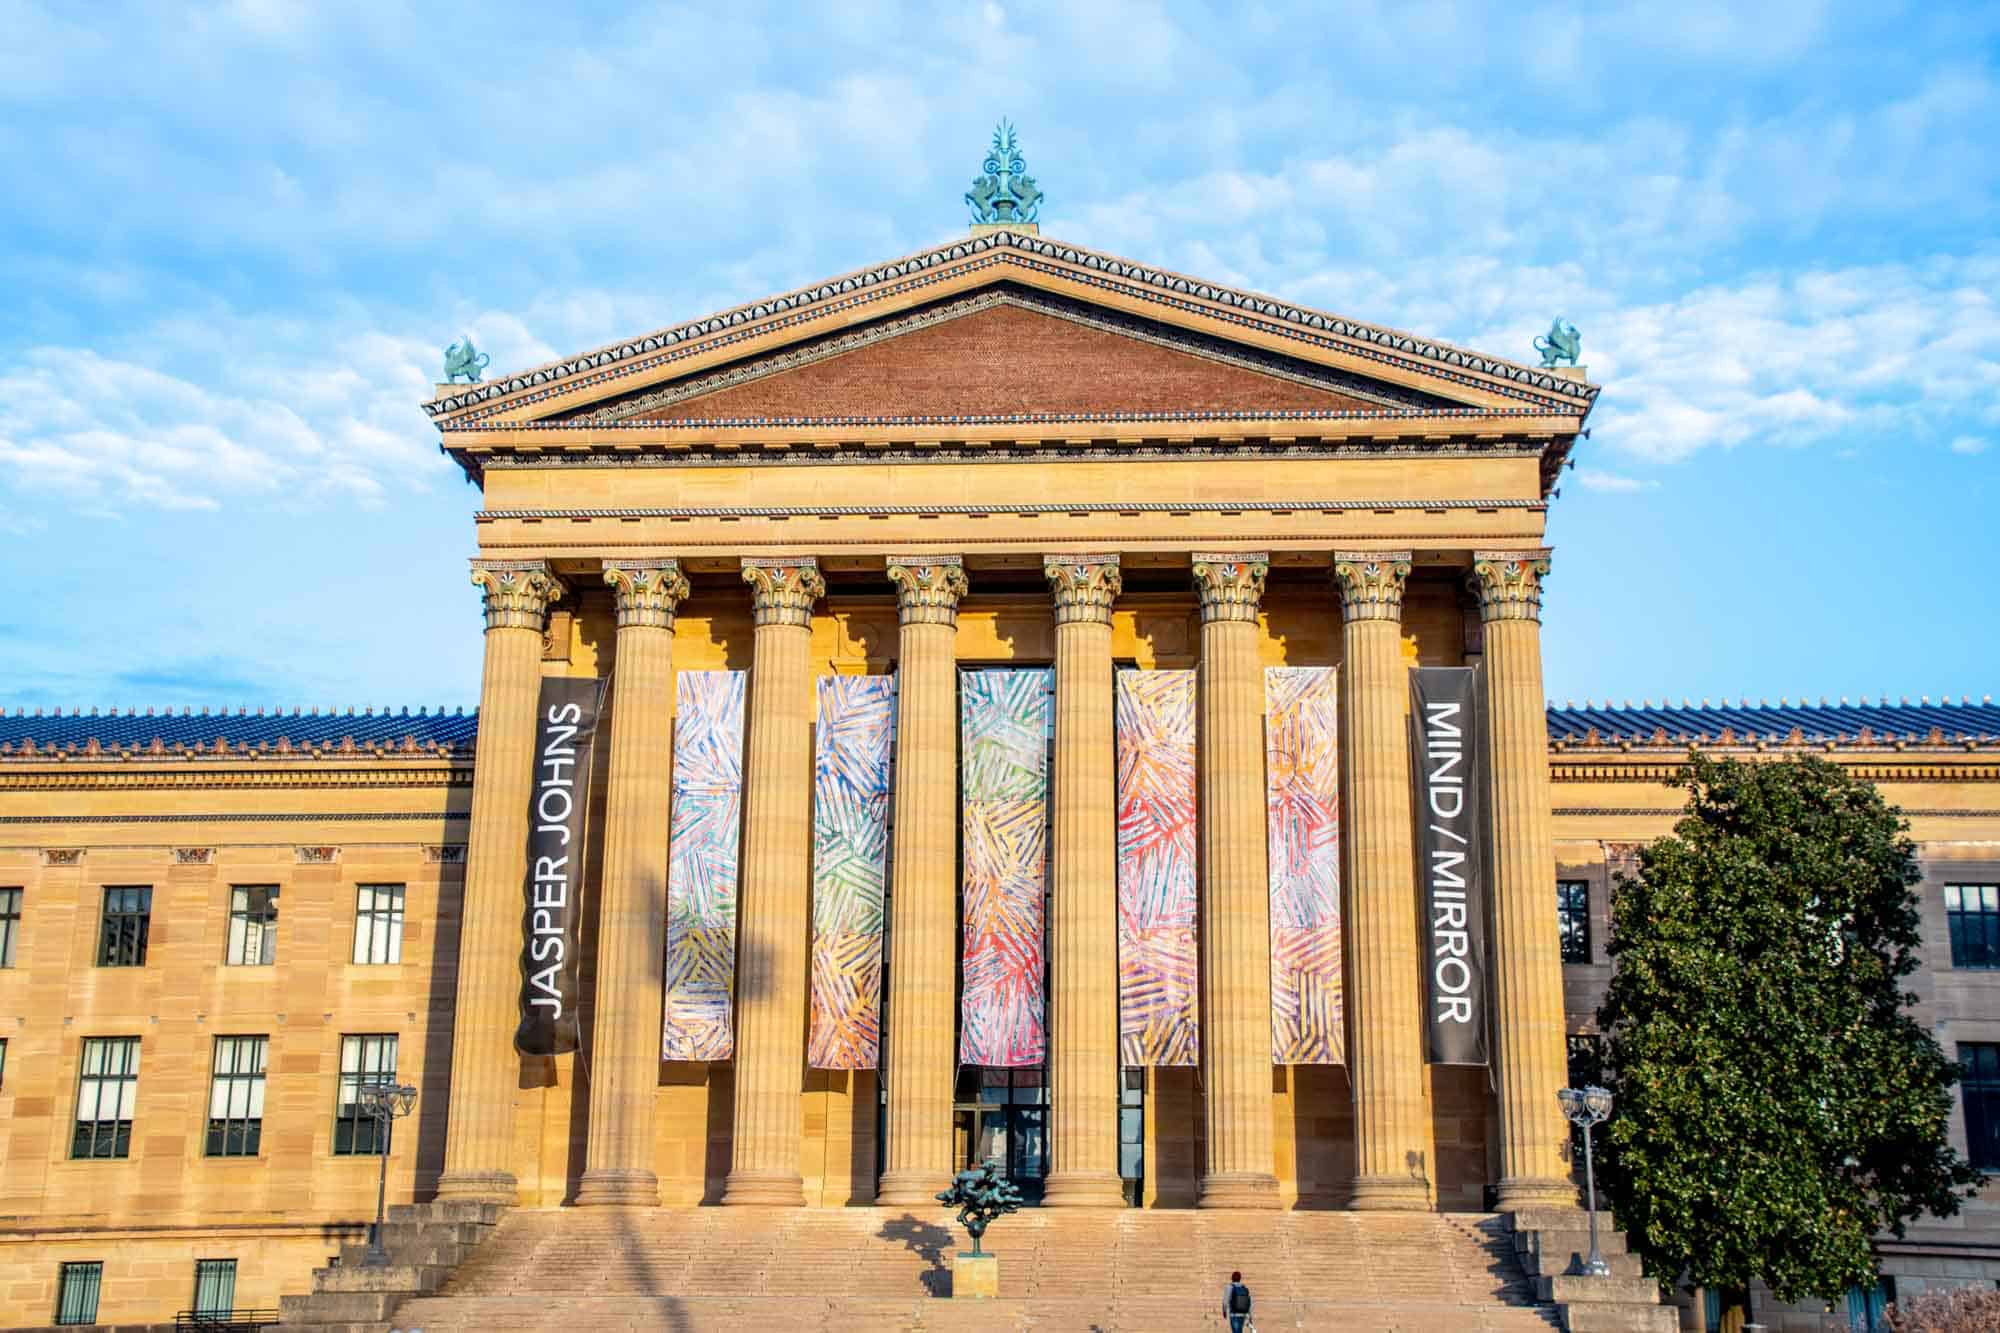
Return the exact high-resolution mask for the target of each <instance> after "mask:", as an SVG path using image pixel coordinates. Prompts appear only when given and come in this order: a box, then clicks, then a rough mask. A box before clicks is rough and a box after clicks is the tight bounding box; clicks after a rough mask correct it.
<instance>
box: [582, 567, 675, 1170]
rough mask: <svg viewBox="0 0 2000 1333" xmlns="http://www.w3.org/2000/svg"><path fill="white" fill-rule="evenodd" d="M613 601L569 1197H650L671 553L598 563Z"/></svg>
mask: <svg viewBox="0 0 2000 1333" xmlns="http://www.w3.org/2000/svg"><path fill="white" fill-rule="evenodd" d="M604 581H605V582H606V583H608V584H610V585H611V588H612V592H613V595H614V596H615V597H616V599H617V605H618V647H617V652H616V654H615V656H614V657H613V661H612V675H611V766H610V773H609V777H608V787H607V791H606V794H605V800H604V876H603V885H602V888H601V889H600V891H599V906H598V915H597V992H596V995H597V999H596V1015H595V1019H594V1021H593V1023H592V1025H591V1041H590V1054H591V1065H590V1073H591V1080H590V1139H589V1143H588V1146H587V1148H586V1151H585V1154H584V1169H583V1179H582V1181H581V1182H580V1183H579V1184H578V1186H577V1191H576V1201H577V1203H578V1204H580V1205H591V1204H644V1205H657V1204H658V1203H659V1202H660V1182H659V1178H658V1176H656V1175H655V1174H654V1172H653V1103H654V1100H655V1097H654V1090H655V1088H657V1087H658V1085H659V1081H660V1078H659V1070H660V995H661V960H662V959H663V958H664V957H665V952H666V941H665V939H664V935H665V929H666V919H667V818H668V807H669V803H670V800H671V788H672V773H671V769H672V751H671V743H672V739H673V722H672V717H673V706H672V702H671V698H670V695H669V691H670V690H671V689H672V687H673V679H674V612H675V610H676V609H677V608H678V607H679V606H680V604H681V600H682V599H683V598H685V597H686V596H687V595H688V581H687V579H686V578H685V577H683V576H682V574H681V567H680V562H679V561H677V560H644V561H626V562H622V563H617V564H609V563H607V564H606V565H605V568H604Z"/></svg>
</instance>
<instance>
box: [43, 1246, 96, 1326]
mask: <svg viewBox="0 0 2000 1333" xmlns="http://www.w3.org/2000/svg"><path fill="white" fill-rule="evenodd" d="M72 1273H74V1274H75V1275H76V1276H78V1277H83V1276H85V1275H86V1274H88V1277H89V1286H88V1291H89V1293H90V1309H89V1310H88V1311H79V1312H78V1313H77V1314H75V1315H70V1317H68V1318H65V1317H64V1316H65V1314H67V1313H68V1309H69V1305H70V1300H69V1294H70V1275H71V1274H72ZM103 1294H104V1261H103V1260H102V1259H81V1260H75V1259H72V1260H65V1261H64V1262H63V1263H60V1264H58V1265H57V1266H56V1308H55V1315H54V1318H53V1319H52V1320H51V1321H50V1322H52V1323H54V1324H55V1325H56V1326H57V1327H59V1328H60V1327H69V1326H73V1325H78V1324H82V1325H90V1324H95V1323H96V1322H97V1306H98V1302H99V1300H100V1298H101V1297H102V1296H103Z"/></svg>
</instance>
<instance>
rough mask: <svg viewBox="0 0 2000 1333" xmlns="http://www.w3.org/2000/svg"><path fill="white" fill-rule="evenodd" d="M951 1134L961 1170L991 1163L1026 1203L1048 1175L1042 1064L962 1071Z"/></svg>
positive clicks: (1037, 1197)
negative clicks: (986, 1162) (999, 1170)
mask: <svg viewBox="0 0 2000 1333" xmlns="http://www.w3.org/2000/svg"><path fill="white" fill-rule="evenodd" d="M952 1100H953V1103H954V1105H953V1107H952V1111H953V1115H952V1131H953V1133H952V1137H953V1140H954V1146H955V1149H956V1152H957V1156H958V1169H959V1170H961V1171H963V1170H966V1169H968V1168H970V1167H973V1166H977V1165H978V1164H979V1163H981V1162H983V1161H988V1160H991V1161H994V1162H997V1163H998V1164H999V1166H1000V1169H1001V1170H1002V1171H1003V1172H1004V1173H1005V1174H1006V1176H1007V1179H1008V1180H1010V1181H1012V1182H1013V1184H1014V1188H1016V1189H1018V1190H1020V1191H1021V1200H1022V1202H1023V1203H1026V1204H1029V1205H1031V1206H1032V1205H1035V1204H1039V1203H1040V1202H1041V1201H1042V1183H1043V1181H1044V1180H1045V1179H1046V1178H1047V1176H1048V1174H1049V1089H1048V1080H1047V1078H1045V1077H1044V1076H1043V1072H1042V1070H1041V1069H1040V1068H1035V1069H962V1070H960V1071H959V1075H958V1090H957V1092H956V1094H955V1095H954V1096H953V1098H952Z"/></svg>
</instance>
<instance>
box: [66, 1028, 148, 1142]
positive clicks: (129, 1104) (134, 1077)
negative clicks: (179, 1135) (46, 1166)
mask: <svg viewBox="0 0 2000 1333" xmlns="http://www.w3.org/2000/svg"><path fill="white" fill-rule="evenodd" d="M114 1044H115V1045H116V1046H117V1047H118V1049H119V1051H120V1052H121V1053H122V1054H123V1055H124V1056H126V1057H128V1058H126V1059H123V1060H122V1061H121V1062H120V1067H119V1068H117V1069H115V1070H113V1069H111V1068H110V1066H111V1053H112V1047H113V1045H114ZM93 1050H101V1051H103V1052H104V1053H105V1054H104V1059H103V1060H102V1061H101V1064H102V1066H103V1067H102V1068H100V1069H97V1070H94V1071H93V1070H92V1069H91V1067H90V1064H91V1059H90V1056H91V1052H92V1051H93ZM141 1053H142V1048H141V1045H140V1040H139V1038H137V1037H124V1036H114V1037H85V1038H84V1039H83V1044H82V1045H81V1046H80V1047H79V1048H78V1050H77V1060H76V1114H75V1115H74V1116H73V1117H72V1119H71V1131H70V1142H69V1160H71V1161H73V1162H106V1161H123V1160H125V1159H127V1158H130V1157H131V1155H132V1124H133V1122H134V1121H136V1120H137V1119H138V1118H139V1062H140V1055H141ZM107 1087H108V1088H109V1089H110V1090H111V1091H112V1092H113V1094H114V1102H113V1107H114V1109H115V1110H119V1111H124V1112H126V1113H127V1114H125V1115H122V1116H113V1117H111V1118H109V1119H107V1118H105V1117H104V1116H103V1115H93V1116H92V1117H90V1118H89V1119H87V1120H86V1119H85V1118H84V1114H83V1099H84V1092H85V1089H86V1088H89V1089H90V1090H91V1091H93V1092H94V1093H95V1098H94V1100H93V1102H92V1107H93V1109H94V1110H96V1111H100V1112H101V1111H102V1110H103V1109H104V1095H105V1092H106V1089H107ZM86 1125H88V1126H89V1128H88V1129H86V1128H85V1126H86ZM106 1126H109V1127H110V1128H109V1129H108V1130H107V1129H106V1128H105V1127H106ZM107 1133H108V1134H109V1135H110V1146H111V1151H109V1152H99V1151H97V1148H98V1144H99V1141H100V1139H101V1138H102V1136H104V1135H106V1134H107ZM86 1135H88V1139H87V1140H86V1137H85V1136H86ZM86 1142H88V1145H89V1151H87V1152H84V1151H78V1149H79V1148H81V1147H82V1146H83V1145H84V1144H85V1143H86Z"/></svg>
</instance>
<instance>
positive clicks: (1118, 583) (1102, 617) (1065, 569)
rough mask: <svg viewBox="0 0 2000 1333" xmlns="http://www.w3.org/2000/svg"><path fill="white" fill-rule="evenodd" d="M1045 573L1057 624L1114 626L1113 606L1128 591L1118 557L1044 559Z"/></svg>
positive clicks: (1093, 556)
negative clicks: (1053, 598) (1052, 594)
mask: <svg viewBox="0 0 2000 1333" xmlns="http://www.w3.org/2000/svg"><path fill="white" fill-rule="evenodd" d="M1042 573H1043V574H1044V575H1045V576H1047V578H1048V580H1049V585H1050V587H1051V588H1052V589H1053V590H1054V592H1055V596H1056V624H1058V625H1069V624H1088V625H1109V624H1110V623H1111V604H1112V603H1113V602H1115V601H1117V600H1118V594H1119V593H1120V592H1122V591H1124V588H1125V582H1124V578H1123V576H1122V575H1121V574H1120V573H1119V571H1118V557H1117V556H1115V555H1051V556H1045V557H1043V559H1042Z"/></svg>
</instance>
